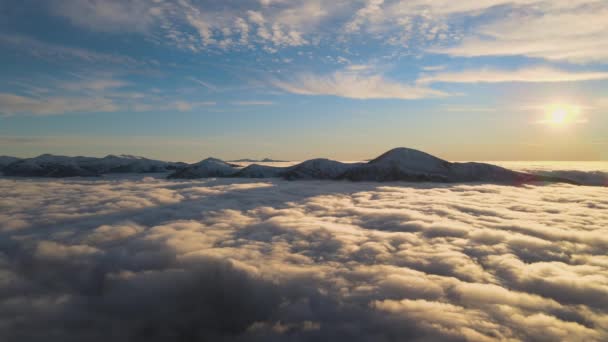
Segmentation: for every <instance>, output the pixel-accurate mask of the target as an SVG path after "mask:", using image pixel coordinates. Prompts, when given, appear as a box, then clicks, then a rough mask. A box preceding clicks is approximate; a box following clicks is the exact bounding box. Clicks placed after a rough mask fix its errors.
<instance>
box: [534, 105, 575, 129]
mask: <svg viewBox="0 0 608 342" xmlns="http://www.w3.org/2000/svg"><path fill="white" fill-rule="evenodd" d="M580 114H581V109H580V107H578V106H574V105H563V104H552V105H548V106H546V107H545V119H544V120H542V121H541V122H542V123H546V124H550V125H556V126H561V125H566V124H569V123H573V122H577V121H579V120H580Z"/></svg>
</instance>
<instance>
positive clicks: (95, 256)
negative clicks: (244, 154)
mask: <svg viewBox="0 0 608 342" xmlns="http://www.w3.org/2000/svg"><path fill="white" fill-rule="evenodd" d="M607 195H608V189H606V188H598V187H575V186H570V185H557V184H556V185H547V186H542V185H539V186H522V187H506V186H497V185H435V184H418V185H411V184H406V183H384V184H371V183H347V182H322V181H310V182H287V181H280V180H275V181H264V182H257V181H239V180H213V179H211V180H203V181H183V182H182V181H167V180H161V179H156V178H150V177H146V178H131V179H128V178H125V179H102V180H63V181H55V180H53V181H50V180H12V179H0V222H1V223H0V336H2V337H3V340H5V341H38V340H61V341H81V340H87V341H107V340H112V341H160V340H175V341H197V340H223V341H244V340H254V341H255V340H260V341H283V340H290V341H315V340H351V341H397V340H399V341H402V340H412V341H437V340H443V341H463V340H465V341H496V340H502V341H556V340H565V339H570V340H586V341H601V340H606V339H607V338H608V300H607V298H608V258H607V257H606V255H605V254H606V250H607V249H608V238H607V236H608V234H607V233H608V229H607V228H606V227H608V210H607V209H608V200H607V198H608V196H607Z"/></svg>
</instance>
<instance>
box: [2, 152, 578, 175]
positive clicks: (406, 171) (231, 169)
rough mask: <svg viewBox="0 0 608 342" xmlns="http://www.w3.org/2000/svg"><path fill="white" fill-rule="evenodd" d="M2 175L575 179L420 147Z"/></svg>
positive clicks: (110, 162) (53, 166)
mask: <svg viewBox="0 0 608 342" xmlns="http://www.w3.org/2000/svg"><path fill="white" fill-rule="evenodd" d="M0 162H4V163H5V164H7V165H4V166H3V165H2V164H0V171H2V172H3V173H4V175H5V176H22V177H56V178H63V177H99V176H102V175H104V174H109V173H150V172H171V173H170V174H169V175H168V176H167V178H169V179H199V178H217V177H220V178H228V177H231V178H283V179H287V180H313V179H316V180H349V181H374V182H389V181H408V182H441V183H458V182H494V183H507V184H523V183H530V182H564V183H570V184H579V183H578V182H576V181H574V180H571V179H568V178H562V177H556V176H552V175H542V174H532V173H526V172H518V171H513V170H509V169H506V168H503V167H500V166H496V165H493V164H488V163H477V162H468V163H458V162H449V161H446V160H443V159H441V158H438V157H436V156H433V155H431V154H428V153H426V152H423V151H419V150H415V149H411V148H405V147H398V148H394V149H391V150H389V151H387V152H385V153H383V154H381V155H380V156H378V157H376V158H374V159H371V160H369V161H368V162H361V163H344V162H340V161H335V160H331V159H324V158H316V159H310V160H306V161H304V162H301V163H298V164H296V165H292V166H285V167H279V166H269V165H260V164H255V163H254V164H251V165H248V166H246V167H243V166H241V165H238V164H233V163H230V162H225V161H223V160H221V159H218V158H213V157H209V158H206V159H203V160H201V161H199V162H197V163H192V164H186V163H179V162H164V161H159V160H153V159H147V158H144V157H138V156H132V155H107V156H105V157H103V158H96V157H82V156H76V157H67V156H56V155H51V154H43V155H40V156H38V157H34V158H25V159H18V158H14V157H0Z"/></svg>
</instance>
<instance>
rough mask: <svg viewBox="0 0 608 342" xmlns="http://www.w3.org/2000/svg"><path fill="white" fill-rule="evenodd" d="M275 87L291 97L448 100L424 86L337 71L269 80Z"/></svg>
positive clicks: (441, 94)
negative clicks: (291, 94) (439, 98)
mask: <svg viewBox="0 0 608 342" xmlns="http://www.w3.org/2000/svg"><path fill="white" fill-rule="evenodd" d="M271 84H272V85H274V86H275V87H277V88H279V89H281V90H283V91H286V92H289V93H293V94H300V95H328V96H339V97H345V98H352V99H402V100H413V99H422V98H432V97H443V96H448V94H447V93H444V92H442V91H439V90H435V89H431V88H428V87H426V86H419V85H410V84H406V83H400V82H397V81H394V80H390V79H387V78H386V77H384V76H383V75H381V74H370V73H359V72H348V71H338V72H335V73H333V74H328V75H317V74H312V73H303V74H299V75H296V77H294V78H293V79H289V80H278V79H275V80H272V81H271Z"/></svg>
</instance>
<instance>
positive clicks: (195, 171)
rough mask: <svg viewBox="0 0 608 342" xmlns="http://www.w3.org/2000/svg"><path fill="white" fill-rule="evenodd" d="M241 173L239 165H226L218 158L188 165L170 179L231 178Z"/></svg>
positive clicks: (170, 176)
mask: <svg viewBox="0 0 608 342" xmlns="http://www.w3.org/2000/svg"><path fill="white" fill-rule="evenodd" d="M238 171H239V169H238V165H234V164H229V163H226V162H225V161H223V160H220V159H217V158H207V159H205V160H202V161H200V162H198V163H195V164H192V165H188V166H187V167H185V168H182V169H179V170H177V171H175V172H174V173H172V174H171V175H169V178H176V179H195V178H208V177H229V176H232V175H234V174H235V173H237V172H238Z"/></svg>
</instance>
